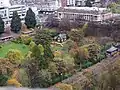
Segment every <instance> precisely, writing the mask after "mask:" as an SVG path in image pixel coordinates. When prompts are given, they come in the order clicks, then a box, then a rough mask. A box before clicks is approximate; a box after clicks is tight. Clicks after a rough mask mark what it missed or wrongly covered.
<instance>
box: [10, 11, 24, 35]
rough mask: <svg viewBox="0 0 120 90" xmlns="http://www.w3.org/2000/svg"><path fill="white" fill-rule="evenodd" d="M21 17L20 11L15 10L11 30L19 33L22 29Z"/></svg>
mask: <svg viewBox="0 0 120 90" xmlns="http://www.w3.org/2000/svg"><path fill="white" fill-rule="evenodd" d="M21 26H22V24H21V19H20V17H19V15H18V13H17V12H16V11H15V12H13V17H12V20H11V31H13V32H15V33H18V32H19V31H20V30H21Z"/></svg>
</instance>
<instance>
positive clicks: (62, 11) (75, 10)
mask: <svg viewBox="0 0 120 90" xmlns="http://www.w3.org/2000/svg"><path fill="white" fill-rule="evenodd" d="M57 13H58V19H59V20H61V19H62V18H67V19H69V20H71V21H74V20H77V19H80V20H85V21H104V20H107V19H110V18H112V12H110V10H108V9H107V8H98V7H64V8H59V9H58V11H57Z"/></svg>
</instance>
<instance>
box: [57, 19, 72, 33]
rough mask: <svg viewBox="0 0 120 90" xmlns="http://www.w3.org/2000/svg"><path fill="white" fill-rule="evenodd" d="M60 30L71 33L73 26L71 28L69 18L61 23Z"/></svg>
mask: <svg viewBox="0 0 120 90" xmlns="http://www.w3.org/2000/svg"><path fill="white" fill-rule="evenodd" d="M59 30H60V31H64V32H67V31H70V30H71V26H70V21H69V20H68V19H67V18H63V19H62V20H61V21H60V23H59Z"/></svg>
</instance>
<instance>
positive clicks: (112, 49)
mask: <svg viewBox="0 0 120 90" xmlns="http://www.w3.org/2000/svg"><path fill="white" fill-rule="evenodd" d="M117 49H118V48H116V47H114V46H112V47H111V48H110V49H108V50H107V52H113V51H116V50H117Z"/></svg>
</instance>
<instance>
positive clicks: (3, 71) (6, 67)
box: [0, 58, 16, 86]
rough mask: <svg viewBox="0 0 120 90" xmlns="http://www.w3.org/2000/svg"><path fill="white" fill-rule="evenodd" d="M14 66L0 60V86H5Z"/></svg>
mask: <svg viewBox="0 0 120 90" xmlns="http://www.w3.org/2000/svg"><path fill="white" fill-rule="evenodd" d="M14 67H16V64H14V63H13V62H11V60H9V59H5V58H4V59H2V58H1V59H0V86H5V85H6V82H7V80H8V79H9V78H10V76H11V75H12V72H13V71H14Z"/></svg>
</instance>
